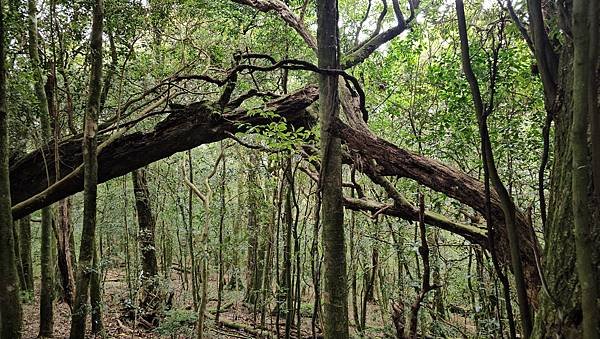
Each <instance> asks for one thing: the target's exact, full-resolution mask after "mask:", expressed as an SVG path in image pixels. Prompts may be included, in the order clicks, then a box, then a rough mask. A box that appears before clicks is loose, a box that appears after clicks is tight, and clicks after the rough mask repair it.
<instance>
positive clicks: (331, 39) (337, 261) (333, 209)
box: [317, 0, 349, 339]
mask: <svg viewBox="0 0 600 339" xmlns="http://www.w3.org/2000/svg"><path fill="white" fill-rule="evenodd" d="M337 22H338V4H337V0H322V1H318V2H317V44H318V51H317V55H318V59H319V62H318V63H319V67H320V68H324V69H338V68H339V38H338V26H337ZM339 100H340V99H339V93H338V77H337V76H335V75H326V74H321V75H320V77H319V118H320V123H321V167H322V168H321V177H320V181H321V182H320V185H321V187H320V190H321V199H322V207H321V216H322V219H323V259H324V260H323V261H324V275H323V277H324V285H323V307H324V319H323V323H324V329H323V330H324V331H323V332H324V335H325V338H326V339H333V338H335V339H344V338H348V337H349V330H348V288H347V285H348V283H347V277H346V246H345V239H344V210H343V206H342V200H343V199H342V156H341V155H342V153H341V151H342V149H341V143H340V139H339V138H337V137H335V136H333V135H332V131H331V125H332V122H334V121H335V120H336V119H337V118H338V116H339V105H340V101H339Z"/></svg>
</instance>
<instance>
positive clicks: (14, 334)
mask: <svg viewBox="0 0 600 339" xmlns="http://www.w3.org/2000/svg"><path fill="white" fill-rule="evenodd" d="M4 5H5V4H4V1H3V0H0V338H16V339H18V338H21V326H22V324H21V322H22V311H21V301H20V300H19V293H20V291H19V278H18V275H17V266H16V258H15V248H14V243H13V242H14V235H13V224H12V223H13V220H12V212H11V199H10V179H9V164H8V158H9V156H8V152H9V150H8V112H7V108H6V65H5V59H6V45H5V44H6V36H5V35H6V34H5V33H6V32H5V31H4V29H5V26H4V23H5V22H4V20H5V14H4Z"/></svg>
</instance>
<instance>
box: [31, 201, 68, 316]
mask: <svg viewBox="0 0 600 339" xmlns="http://www.w3.org/2000/svg"><path fill="white" fill-rule="evenodd" d="M58 205H59V207H58V214H59V215H58V218H57V221H56V226H57V229H56V250H57V264H58V271H59V272H60V283H61V287H62V292H63V298H64V301H65V302H66V303H67V304H68V305H69V306H71V307H73V302H74V298H75V274H74V268H75V263H74V261H73V260H72V259H73V258H74V253H73V247H72V246H71V239H72V237H73V228H72V226H71V217H70V215H69V214H70V210H71V199H70V198H66V199H62V200H61V201H60V202H59V203H58ZM21 220H23V219H21Z"/></svg>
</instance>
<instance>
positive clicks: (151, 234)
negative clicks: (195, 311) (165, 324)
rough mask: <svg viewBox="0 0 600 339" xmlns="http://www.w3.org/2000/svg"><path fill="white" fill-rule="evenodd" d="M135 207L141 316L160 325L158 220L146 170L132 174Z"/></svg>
mask: <svg viewBox="0 0 600 339" xmlns="http://www.w3.org/2000/svg"><path fill="white" fill-rule="evenodd" d="M131 179H132V181H133V192H134V194H135V206H136V211H137V218H138V225H139V237H138V239H139V246H140V253H141V254H142V258H141V259H142V286H141V288H142V291H141V292H140V309H141V316H142V317H143V318H144V319H145V320H146V321H148V322H149V323H151V324H154V325H158V320H159V314H158V312H159V307H160V305H161V304H162V302H161V298H160V296H159V293H158V292H159V291H158V283H159V281H158V278H159V277H158V264H157V262H156V244H155V240H154V239H155V231H154V230H155V227H156V219H155V218H154V215H153V214H152V209H151V207H150V192H149V190H148V181H147V179H146V169H145V168H140V169H138V170H135V171H133V172H131Z"/></svg>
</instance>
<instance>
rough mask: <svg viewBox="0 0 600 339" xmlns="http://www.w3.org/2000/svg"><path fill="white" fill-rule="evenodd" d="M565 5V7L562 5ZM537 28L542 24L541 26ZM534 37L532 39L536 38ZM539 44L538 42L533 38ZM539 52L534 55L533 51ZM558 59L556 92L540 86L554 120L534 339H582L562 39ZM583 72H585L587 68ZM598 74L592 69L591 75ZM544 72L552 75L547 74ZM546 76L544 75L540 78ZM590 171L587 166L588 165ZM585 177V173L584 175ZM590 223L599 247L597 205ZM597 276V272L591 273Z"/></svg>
mask: <svg viewBox="0 0 600 339" xmlns="http://www.w3.org/2000/svg"><path fill="white" fill-rule="evenodd" d="M567 4H568V5H569V6H570V3H567ZM528 5H529V7H530V8H529V10H530V12H531V11H533V12H536V11H539V12H540V13H539V14H540V15H541V10H540V8H539V6H540V4H539V1H534V0H530V1H529V2H528ZM568 13H570V8H569V7H567V8H565V9H564V13H562V14H565V15H566V17H567V21H566V22H563V23H561V24H562V25H566V26H565V27H562V28H563V29H564V30H565V31H570V27H569V22H570V15H567V14H568ZM541 25H542V27H543V21H542V23H541ZM538 33H539V31H538ZM539 35H540V34H538V37H537V38H539ZM539 39H540V40H544V39H542V38H539ZM534 42H535V45H536V46H535V47H536V61H537V62H538V64H540V63H542V62H543V59H542V58H541V57H540V56H538V54H542V55H546V56H547V55H550V54H551V53H550V52H548V51H545V52H544V51H543V50H542V47H543V45H542V44H538V43H537V42H536V39H534ZM538 50H540V51H538ZM557 60H558V61H559V64H558V67H557V70H558V71H557V74H556V83H558V84H559V86H557V88H556V89H552V88H550V89H549V90H548V89H546V87H547V86H548V85H547V83H546V82H544V91H545V93H547V94H546V102H547V103H551V105H550V106H548V104H547V109H549V110H550V112H551V113H552V115H553V117H554V126H555V130H554V162H553V166H552V172H551V180H550V187H549V191H550V199H549V205H548V224H547V227H546V230H545V234H544V239H545V248H544V256H543V258H544V260H543V267H544V273H545V275H546V282H547V285H548V290H549V292H550V293H549V295H548V294H546V293H542V294H540V308H539V312H538V314H537V315H536V319H535V326H534V332H533V335H532V337H534V338H547V337H554V336H559V337H565V338H581V337H582V319H583V318H582V309H581V287H580V285H579V281H578V278H577V273H576V272H577V271H576V269H575V267H576V264H575V262H576V259H575V258H576V251H575V235H574V232H573V205H572V204H573V202H572V198H571V197H572V189H571V187H572V180H573V179H572V162H573V158H572V147H571V144H570V142H569V138H570V130H571V125H572V121H573V120H572V119H573V116H572V114H573V96H572V95H573V93H572V89H573V76H572V75H573V60H574V55H573V46H572V43H571V41H570V40H569V39H567V40H566V41H565V42H564V44H563V45H562V46H560V50H559V54H558V56H557ZM588 71H589V70H588ZM598 72H599V69H598V66H596V69H595V74H596V75H597V74H598ZM549 73H551V74H552V73H553V72H552V71H550V72H549ZM546 78H547V76H546ZM549 92H550V93H554V94H555V96H553V97H549V96H548V93H549ZM588 170H591V167H588ZM590 177H591V174H590ZM587 195H588V199H587V200H588V201H593V193H592V187H591V186H590V185H588V187H587ZM590 207H591V208H592V218H593V220H592V225H593V228H592V230H591V238H592V241H593V243H594V244H598V243H600V229H599V226H598V225H600V205H599V204H598V203H595V204H592V205H591V206H590ZM592 252H593V253H592V257H593V263H594V267H596V268H597V267H598V265H600V249H599V248H598V246H596V247H595V248H594V249H593V251H592ZM596 273H597V269H596ZM599 284H600V281H598V275H596V285H599Z"/></svg>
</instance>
